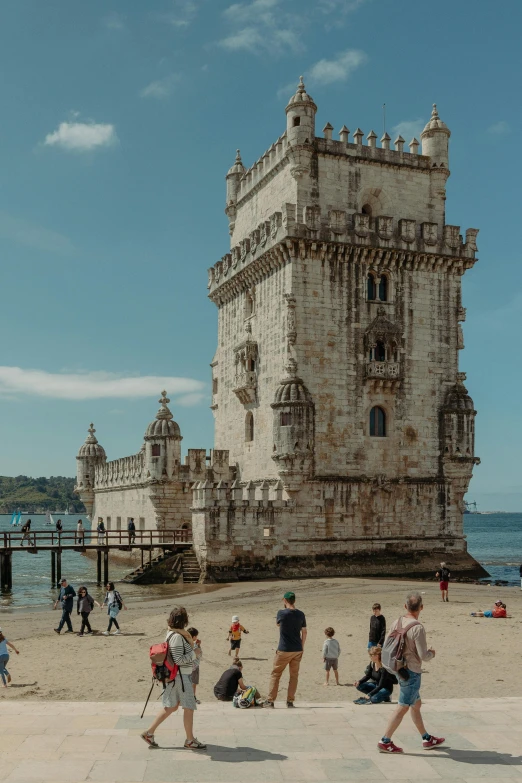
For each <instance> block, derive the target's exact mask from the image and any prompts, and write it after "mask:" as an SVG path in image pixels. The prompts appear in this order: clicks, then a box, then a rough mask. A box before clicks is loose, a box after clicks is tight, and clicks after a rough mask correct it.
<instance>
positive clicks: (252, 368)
mask: <svg viewBox="0 0 522 783" xmlns="http://www.w3.org/2000/svg"><path fill="white" fill-rule="evenodd" d="M247 368H248V370H249V372H255V371H256V360H255V359H249V360H248V361H247Z"/></svg>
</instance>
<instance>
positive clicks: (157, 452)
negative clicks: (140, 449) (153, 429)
mask: <svg viewBox="0 0 522 783" xmlns="http://www.w3.org/2000/svg"><path fill="white" fill-rule="evenodd" d="M151 454H152V456H153V457H160V456H161V446H160V444H159V443H153V444H152V451H151Z"/></svg>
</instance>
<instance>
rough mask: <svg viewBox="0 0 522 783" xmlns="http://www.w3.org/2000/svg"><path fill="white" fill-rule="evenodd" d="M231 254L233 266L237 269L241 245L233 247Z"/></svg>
mask: <svg viewBox="0 0 522 783" xmlns="http://www.w3.org/2000/svg"><path fill="white" fill-rule="evenodd" d="M231 256H232V268H233V269H235V268H236V266H237V265H238V263H239V259H240V258H241V248H240V247H239V245H236V246H235V247H233V248H232V251H231Z"/></svg>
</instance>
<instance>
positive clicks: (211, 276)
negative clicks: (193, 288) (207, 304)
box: [207, 266, 214, 288]
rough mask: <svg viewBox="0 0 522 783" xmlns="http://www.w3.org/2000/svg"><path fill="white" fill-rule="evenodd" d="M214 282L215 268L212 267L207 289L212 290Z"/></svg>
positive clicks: (209, 272) (209, 271)
mask: <svg viewBox="0 0 522 783" xmlns="http://www.w3.org/2000/svg"><path fill="white" fill-rule="evenodd" d="M213 282H214V267H213V266H211V267H210V269H209V270H208V283H207V288H211V287H212V283H213Z"/></svg>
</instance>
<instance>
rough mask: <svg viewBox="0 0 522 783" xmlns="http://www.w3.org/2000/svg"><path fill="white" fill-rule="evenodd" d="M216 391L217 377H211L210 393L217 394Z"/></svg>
mask: <svg viewBox="0 0 522 783" xmlns="http://www.w3.org/2000/svg"><path fill="white" fill-rule="evenodd" d="M217 391H218V379H217V378H212V394H217Z"/></svg>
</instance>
